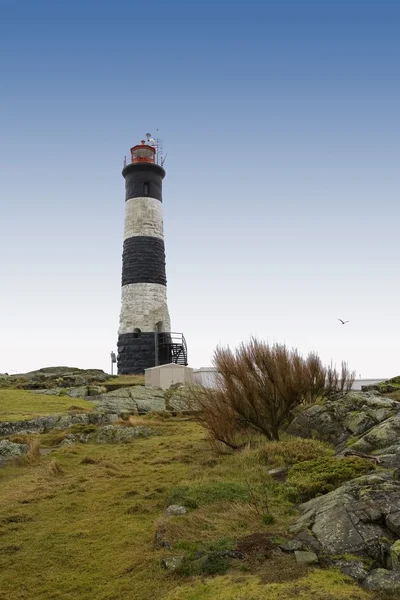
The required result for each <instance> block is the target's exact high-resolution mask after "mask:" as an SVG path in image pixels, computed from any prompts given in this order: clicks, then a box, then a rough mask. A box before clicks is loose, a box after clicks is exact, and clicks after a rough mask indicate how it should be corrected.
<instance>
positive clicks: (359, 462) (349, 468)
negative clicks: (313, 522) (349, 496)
mask: <svg viewBox="0 0 400 600" xmlns="http://www.w3.org/2000/svg"><path fill="white" fill-rule="evenodd" d="M374 468H375V467H374V465H373V464H372V463H371V461H369V460H367V459H365V458H359V457H356V456H346V457H344V458H335V457H329V456H325V457H321V458H317V459H315V460H307V461H304V462H301V463H298V464H297V465H294V466H293V467H292V468H291V469H290V471H289V474H288V478H287V481H286V484H285V486H284V487H285V492H286V494H287V495H288V497H289V499H290V500H292V501H293V502H305V501H307V500H310V499H311V498H314V497H315V496H318V495H321V494H326V493H328V492H331V491H332V490H334V489H336V488H337V487H338V486H339V485H341V484H342V483H344V482H345V481H349V480H350V479H354V478H355V477H359V476H360V475H364V474H365V473H368V472H370V471H372V470H373V469H374Z"/></svg>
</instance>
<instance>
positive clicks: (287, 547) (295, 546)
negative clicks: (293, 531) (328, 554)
mask: <svg viewBox="0 0 400 600" xmlns="http://www.w3.org/2000/svg"><path fill="white" fill-rule="evenodd" d="M278 547H279V548H280V549H281V550H283V551H284V552H294V551H295V550H303V542H301V541H300V540H288V541H287V542H283V543H282V544H278Z"/></svg>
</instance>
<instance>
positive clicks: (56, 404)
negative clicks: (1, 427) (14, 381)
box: [0, 389, 93, 421]
mask: <svg viewBox="0 0 400 600" xmlns="http://www.w3.org/2000/svg"><path fill="white" fill-rule="evenodd" d="M79 409H80V410H82V411H84V412H90V411H91V410H93V404H91V403H90V402H87V401H86V400H80V399H78V398H69V397H68V396H47V395H44V394H33V393H32V392H29V391H25V390H15V389H0V421H23V420H25V419H33V418H35V417H40V416H46V415H53V414H63V413H68V412H70V411H74V410H79Z"/></svg>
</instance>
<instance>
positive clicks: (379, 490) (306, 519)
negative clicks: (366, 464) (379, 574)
mask: <svg viewBox="0 0 400 600" xmlns="http://www.w3.org/2000/svg"><path fill="white" fill-rule="evenodd" d="M299 510H300V512H301V513H302V515H301V517H300V519H299V520H298V521H297V523H296V524H295V525H294V526H293V527H291V528H290V529H291V531H293V532H295V533H297V534H298V535H297V539H300V540H301V541H302V542H303V543H304V545H305V547H306V543H305V539H306V538H307V536H309V539H310V542H312V539H313V537H314V538H315V539H316V540H317V542H318V543H319V544H320V548H321V551H322V552H323V553H324V554H325V555H327V556H338V555H344V554H352V555H356V556H360V557H369V558H372V559H373V560H374V561H376V563H377V564H379V565H381V566H386V565H387V564H388V561H389V560H390V555H391V553H392V552H393V549H392V548H391V547H392V545H393V544H394V542H395V541H396V539H397V538H399V537H400V482H399V481H394V480H393V479H392V476H391V473H387V472H380V473H373V474H370V475H364V476H363V477H358V478H357V479H354V480H352V481H349V482H347V483H345V484H343V485H342V486H340V487H339V488H338V489H336V490H334V491H333V492H330V493H329V494H326V495H325V496H321V497H318V498H314V499H313V500H310V501H308V502H305V503H304V504H302V505H300V506H299ZM310 530H311V533H312V535H311V536H310ZM309 547H310V548H312V549H313V550H315V551H316V552H317V553H319V552H320V550H319V549H318V548H317V547H313V546H312V543H310V544H309Z"/></svg>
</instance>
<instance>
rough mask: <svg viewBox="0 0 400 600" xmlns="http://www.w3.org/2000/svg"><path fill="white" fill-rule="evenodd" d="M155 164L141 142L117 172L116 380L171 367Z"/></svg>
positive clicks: (151, 148) (159, 175) (159, 170)
mask: <svg viewBox="0 0 400 600" xmlns="http://www.w3.org/2000/svg"><path fill="white" fill-rule="evenodd" d="M150 142H153V140H150ZM156 161H157V154H156V147H155V146H152V145H150V143H148V144H146V143H145V142H144V141H142V143H141V144H139V145H137V146H134V147H133V148H131V163H130V164H125V166H124V169H123V171H122V175H123V176H124V178H125V190H126V193H125V231H124V246H123V254H122V298H121V314H120V323H119V330H118V359H117V360H118V373H119V374H134V373H143V372H144V370H145V369H147V368H150V367H154V366H155V365H159V364H166V363H171V362H176V361H174V359H173V352H172V350H173V348H172V347H171V340H172V338H171V334H169V333H168V332H170V317H169V312H168V306H167V279H166V267H165V249H164V232H163V212H162V180H163V179H164V177H165V171H164V169H163V167H162V166H161V165H159V164H157V162H156ZM163 332H164V333H163ZM182 337H183V336H182ZM160 340H162V342H163V343H160ZM185 350H186V348H185ZM185 361H186V354H185ZM179 362H180V361H179ZM182 364H184V363H182ZM185 364H187V363H186V362H185Z"/></svg>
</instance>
